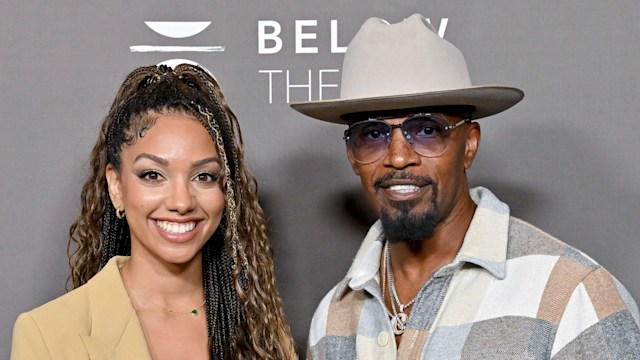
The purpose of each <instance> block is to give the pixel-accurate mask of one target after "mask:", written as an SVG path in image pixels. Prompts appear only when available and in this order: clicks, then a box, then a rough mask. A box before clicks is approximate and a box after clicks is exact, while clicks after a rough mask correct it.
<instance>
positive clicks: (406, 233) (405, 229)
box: [380, 183, 440, 247]
mask: <svg viewBox="0 0 640 360" xmlns="http://www.w3.org/2000/svg"><path fill="white" fill-rule="evenodd" d="M430 186H431V190H432V191H431V199H430V202H431V206H430V207H429V210H427V211H426V212H424V213H418V214H415V213H411V210H412V209H413V207H414V206H415V205H417V203H418V201H419V200H420V199H416V200H410V201H394V202H393V203H392V206H393V207H394V208H395V209H396V212H397V214H396V215H391V214H390V213H389V212H388V211H387V210H386V209H385V208H381V209H380V221H381V222H382V228H383V229H384V233H385V235H386V237H387V239H389V241H391V242H392V243H398V242H406V243H407V244H409V245H410V246H412V247H415V246H419V245H420V244H421V243H422V241H423V240H424V239H428V238H431V237H432V236H433V231H434V230H435V228H436V225H438V221H439V218H440V211H439V209H438V204H437V202H436V198H437V194H438V188H437V186H436V184H434V183H431V185H430Z"/></svg>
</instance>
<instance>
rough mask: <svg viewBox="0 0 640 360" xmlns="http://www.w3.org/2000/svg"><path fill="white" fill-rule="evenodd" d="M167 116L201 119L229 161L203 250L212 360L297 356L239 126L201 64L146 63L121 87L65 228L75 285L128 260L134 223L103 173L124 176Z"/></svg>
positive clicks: (218, 148) (128, 77)
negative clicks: (220, 211) (218, 213)
mask: <svg viewBox="0 0 640 360" xmlns="http://www.w3.org/2000/svg"><path fill="white" fill-rule="evenodd" d="M166 113H182V114H186V115H189V116H193V117H195V118H196V119H198V120H199V121H200V122H201V123H202V125H203V126H204V127H205V129H207V131H208V132H209V134H210V135H211V138H212V139H213V141H214V143H215V144H216V148H217V151H218V154H219V156H220V159H221V160H222V163H223V171H224V180H223V191H224V193H225V200H226V202H225V211H224V216H223V219H222V222H221V224H220V226H219V227H218V229H217V230H216V231H215V233H214V234H213V235H212V237H211V238H210V239H209V241H208V242H207V243H206V245H205V246H204V247H203V249H202V252H203V279H204V280H203V281H204V289H205V298H206V299H207V303H206V312H207V324H208V326H207V327H208V332H209V348H210V354H211V358H212V359H229V358H233V359H255V358H259V359H291V358H296V354H295V348H294V345H293V340H292V338H291V334H290V329H289V326H288V324H287V322H286V317H285V315H284V311H283V308H282V302H281V300H280V297H279V296H278V291H277V289H276V286H275V270H274V266H273V252H272V248H271V245H270V243H269V240H268V238H267V226H266V220H265V217H264V213H263V211H262V208H261V207H260V205H259V204H258V198H257V184H256V180H255V178H254V176H253V175H252V174H251V172H250V171H249V169H248V168H247V167H246V166H245V165H244V161H243V144H242V134H241V132H240V128H239V125H238V120H237V119H236V117H235V115H234V114H233V112H232V111H231V109H230V108H229V107H228V106H227V104H226V102H225V99H224V95H223V94H222V92H221V90H220V87H219V85H218V83H217V81H216V80H215V79H214V78H213V77H212V76H211V75H210V74H209V73H208V72H207V71H205V70H204V69H202V68H201V67H199V66H195V65H187V64H183V65H179V66H177V67H176V68H175V69H173V70H172V69H171V68H169V67H167V66H148V67H141V68H138V69H136V70H134V71H133V72H131V73H130V74H129V75H128V76H127V78H126V79H125V81H124V83H123V84H122V86H121V87H120V89H119V91H118V93H117V95H116V98H115V99H114V101H113V104H112V105H111V109H110V110H109V113H108V115H107V116H106V118H105V119H104V121H103V123H102V127H101V131H100V134H99V136H98V140H97V142H96V144H95V146H94V147H93V150H92V152H91V157H90V167H91V168H90V174H89V178H88V179H87V181H86V182H85V184H84V187H83V189H82V195H81V202H82V209H81V212H80V216H78V218H77V219H76V221H75V222H74V223H73V224H72V225H71V228H70V230H69V232H70V239H69V244H68V246H67V251H68V253H69V265H70V267H71V276H70V280H71V282H72V283H73V287H78V286H80V285H82V284H84V283H86V282H87V281H88V280H89V279H90V278H91V277H92V276H93V275H95V274H96V273H97V272H98V271H99V270H100V269H101V268H102V267H103V266H104V265H105V264H106V263H107V261H109V259H111V258H112V257H113V256H116V255H129V254H130V251H131V250H130V249H131V243H130V233H129V227H128V225H127V222H126V220H124V219H122V220H121V219H118V218H117V217H116V215H115V211H116V210H115V208H114V206H113V204H112V203H111V200H110V198H109V195H108V185H107V181H106V178H105V169H106V166H107V164H109V163H110V164H112V166H113V167H114V168H115V169H116V171H119V170H120V166H121V164H120V154H121V151H122V147H123V146H125V145H130V144H133V143H134V142H135V141H136V140H137V139H138V138H139V137H141V136H144V132H145V131H146V130H147V129H149V128H150V127H151V126H153V122H154V119H155V118H156V117H154V116H152V115H154V114H166Z"/></svg>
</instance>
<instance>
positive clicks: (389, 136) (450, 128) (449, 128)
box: [342, 113, 473, 164]
mask: <svg viewBox="0 0 640 360" xmlns="http://www.w3.org/2000/svg"><path fill="white" fill-rule="evenodd" d="M434 115H435V116H438V117H441V118H443V116H442V115H441V114H438V113H416V114H410V115H407V116H405V117H404V119H403V120H402V122H400V123H399V124H389V123H388V122H386V121H385V119H393V118H397V117H398V116H384V117H378V118H368V119H365V120H360V121H357V122H355V123H353V124H351V125H349V127H348V128H347V129H346V130H345V131H344V135H343V137H342V140H344V141H345V143H346V145H347V149H348V148H349V140H350V139H351V136H350V134H349V132H350V130H351V129H352V127H354V126H356V125H360V124H363V123H366V122H383V123H385V124H387V125H388V126H389V128H390V131H389V132H387V133H386V134H385V135H386V136H387V140H386V143H387V146H386V147H385V151H384V152H381V154H382V155H380V157H378V158H375V159H374V160H371V161H360V160H358V159H356V158H355V155H354V157H353V158H354V160H355V161H357V162H359V163H361V164H369V163H372V162H374V161H377V160H380V159H381V158H382V157H383V156H384V154H385V152H386V151H387V149H388V148H389V145H390V144H391V140H392V139H393V130H394V129H398V128H399V129H400V130H402V138H403V139H404V140H405V141H406V142H407V144H409V146H410V147H411V149H412V150H413V151H415V152H416V153H417V154H420V155H422V156H425V157H428V158H436V157H439V156H441V155H442V154H444V153H445V151H447V148H445V149H444V150H443V151H442V152H441V153H439V154H438V155H435V156H429V155H424V154H422V153H420V152H418V151H417V150H416V149H415V148H414V147H413V145H412V143H411V139H409V138H407V136H410V135H409V134H408V133H407V132H406V131H404V130H403V129H402V125H403V124H404V123H405V122H406V121H407V120H411V119H413V118H417V117H429V116H434ZM444 120H445V121H446V119H444ZM472 121H473V120H472V119H471V117H466V118H463V119H461V120H460V121H458V122H456V123H455V124H452V125H447V126H445V127H443V128H442V130H444V131H446V132H447V136H446V137H445V138H448V137H449V135H450V134H451V132H452V131H453V130H455V129H456V128H458V127H460V126H462V125H464V124H470V123H471V122H472ZM349 151H351V152H352V153H353V151H352V150H349Z"/></svg>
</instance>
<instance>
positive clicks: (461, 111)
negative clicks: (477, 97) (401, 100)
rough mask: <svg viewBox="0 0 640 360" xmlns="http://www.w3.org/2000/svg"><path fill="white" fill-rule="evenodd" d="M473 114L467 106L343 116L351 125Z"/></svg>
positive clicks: (383, 111)
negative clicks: (431, 115) (428, 115)
mask: <svg viewBox="0 0 640 360" xmlns="http://www.w3.org/2000/svg"><path fill="white" fill-rule="evenodd" d="M472 112H473V106H467V105H447V106H428V107H418V108H409V109H391V110H379V111H369V112H359V113H351V114H345V115H343V116H342V118H343V119H345V120H346V121H347V123H348V124H349V125H351V124H353V123H355V122H358V121H362V120H366V119H379V118H401V117H407V116H409V115H412V114H419V113H436V114H445V115H449V116H460V117H470V116H471V113H472Z"/></svg>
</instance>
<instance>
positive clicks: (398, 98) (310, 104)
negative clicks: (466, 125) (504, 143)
mask: <svg viewBox="0 0 640 360" xmlns="http://www.w3.org/2000/svg"><path fill="white" fill-rule="evenodd" d="M523 97H524V92H523V91H522V90H520V89H518V88H514V87H509V86H472V87H468V88H464V89H453V90H445V91H432V92H424V93H415V94H403V95H392V96H379V97H370V98H356V99H339V100H320V101H306V102H296V103H292V104H291V105H290V106H291V107H292V108H293V109H294V110H296V111H299V112H301V113H303V114H305V115H307V116H310V117H312V118H315V119H318V120H323V121H328V122H332V123H337V124H347V121H346V120H345V119H343V118H342V116H343V115H346V114H353V113H361V112H372V111H384V110H396V109H411V108H419V107H429V106H455V105H467V106H473V107H474V109H475V110H474V111H473V114H472V119H479V118H483V117H486V116H490V115H494V114H497V113H500V112H502V111H504V110H507V109H508V108H510V107H512V106H513V105H515V104H517V103H518V102H520V100H522V98H523Z"/></svg>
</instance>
